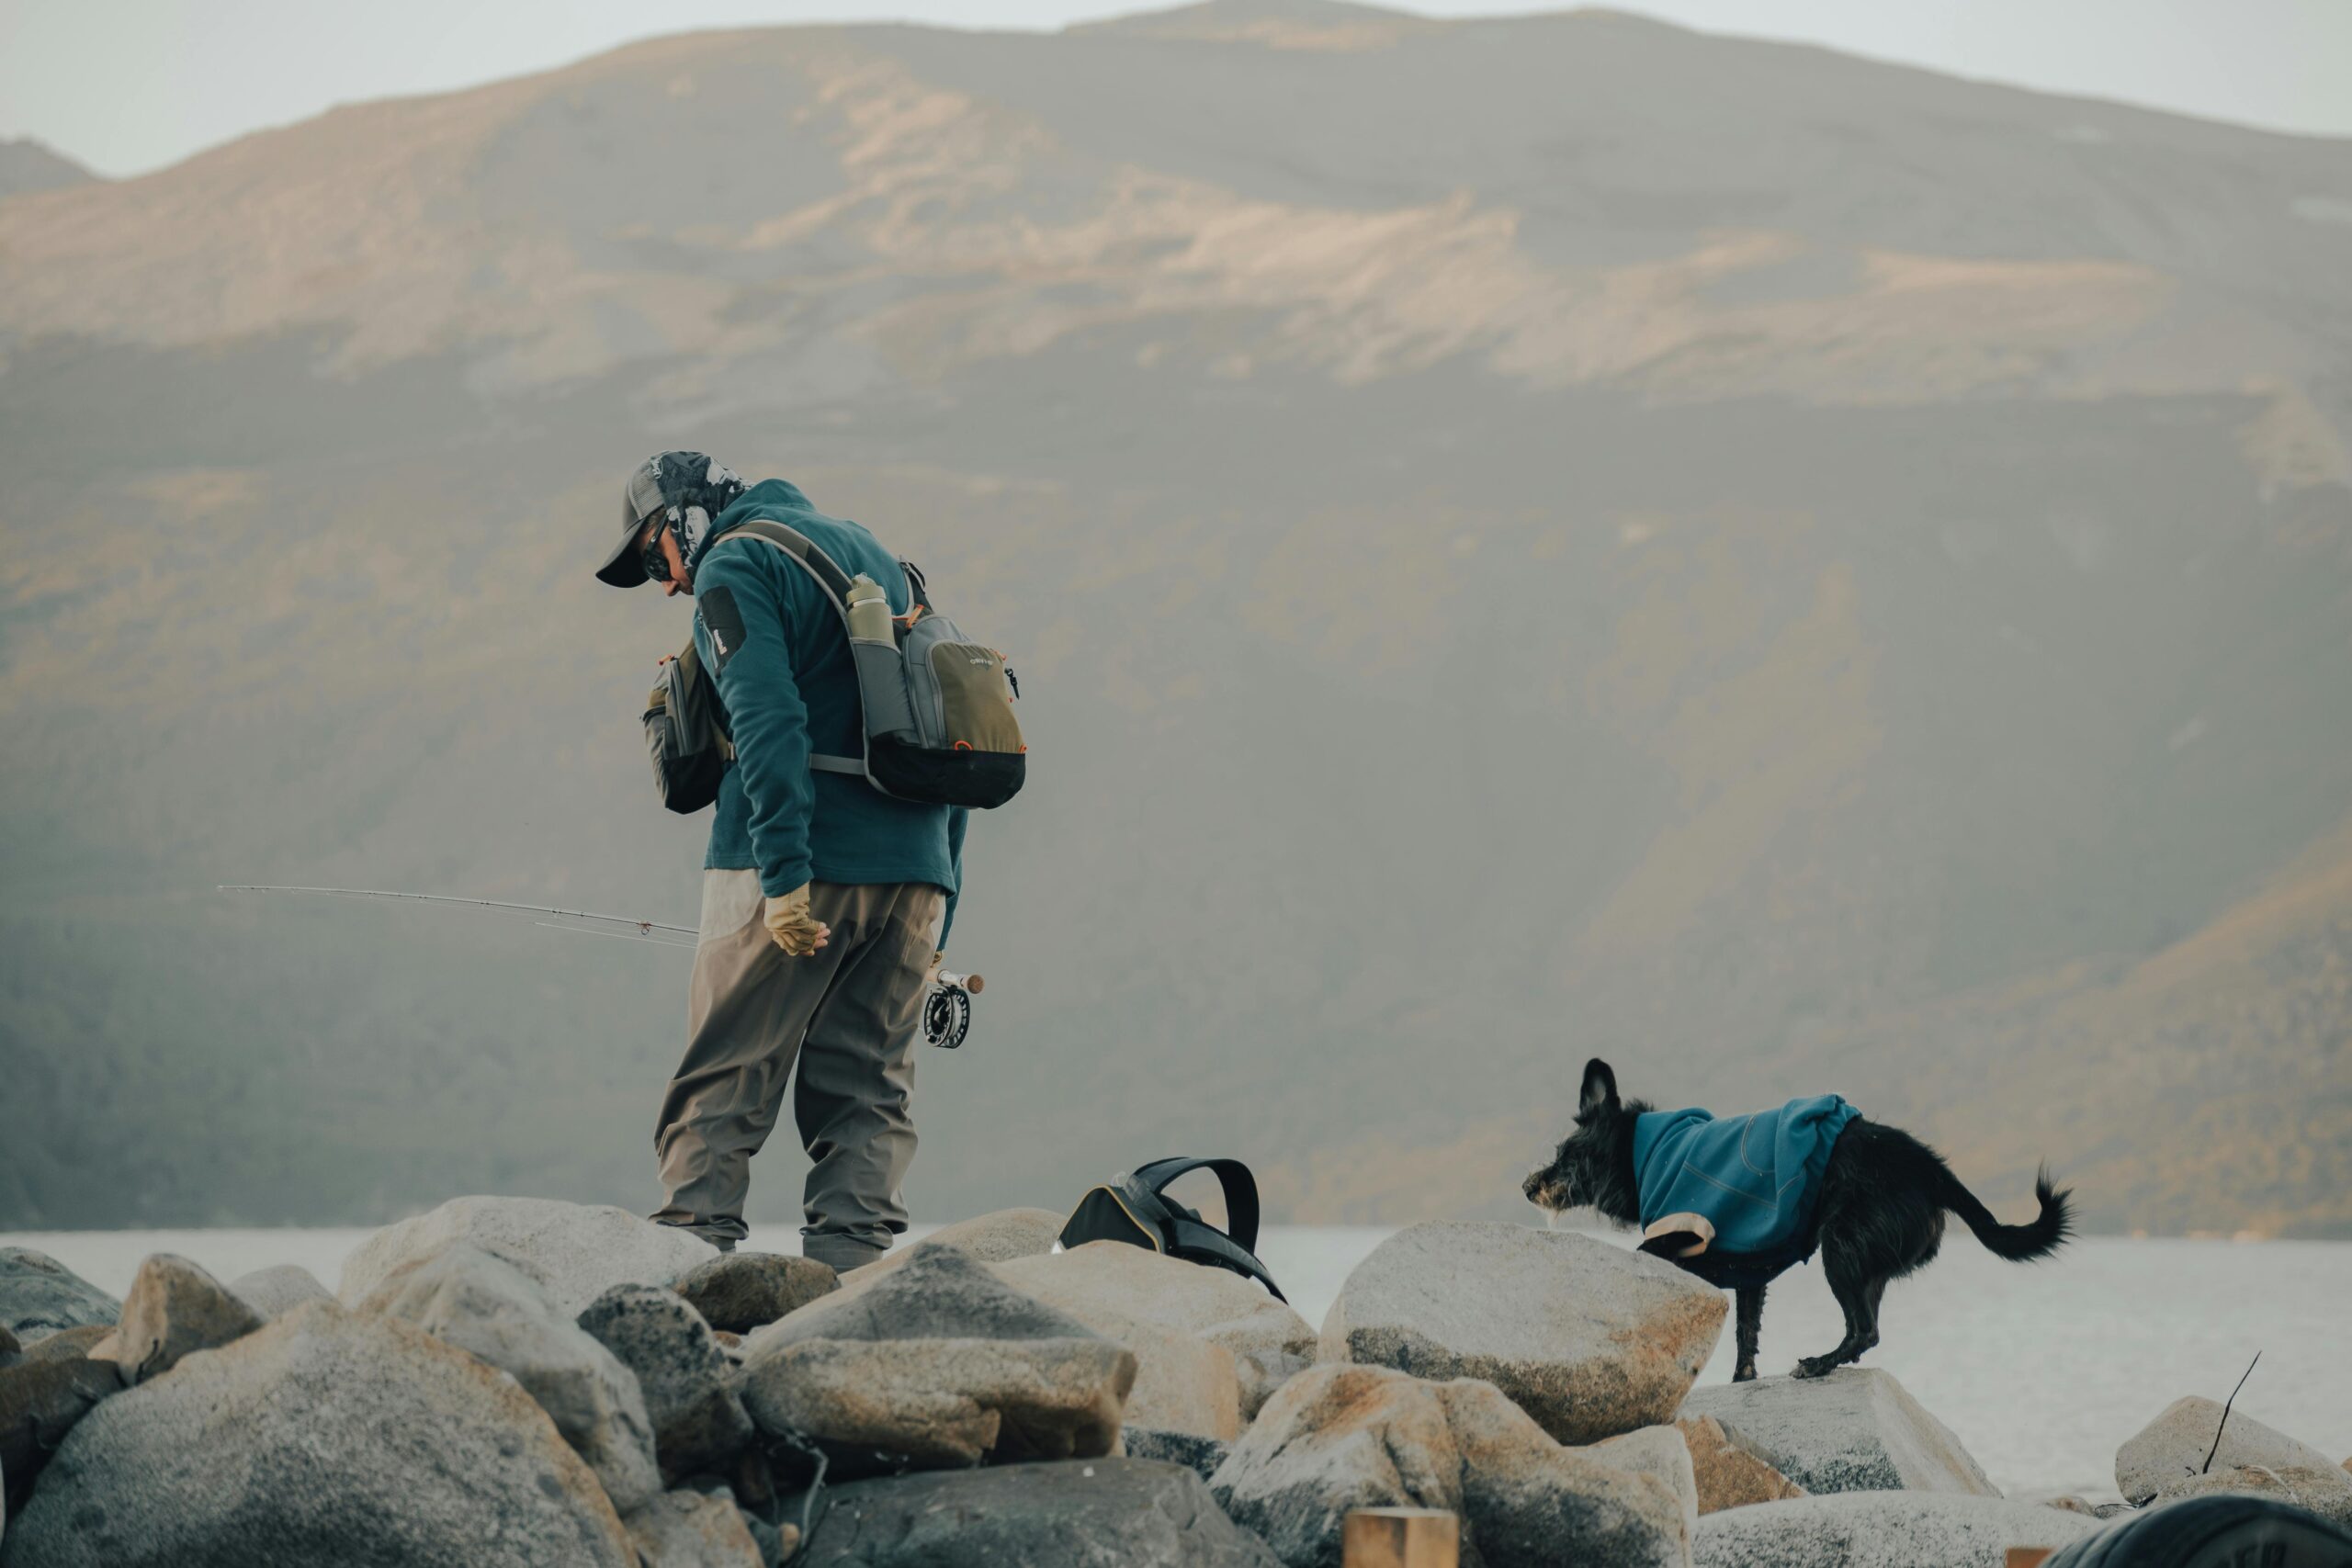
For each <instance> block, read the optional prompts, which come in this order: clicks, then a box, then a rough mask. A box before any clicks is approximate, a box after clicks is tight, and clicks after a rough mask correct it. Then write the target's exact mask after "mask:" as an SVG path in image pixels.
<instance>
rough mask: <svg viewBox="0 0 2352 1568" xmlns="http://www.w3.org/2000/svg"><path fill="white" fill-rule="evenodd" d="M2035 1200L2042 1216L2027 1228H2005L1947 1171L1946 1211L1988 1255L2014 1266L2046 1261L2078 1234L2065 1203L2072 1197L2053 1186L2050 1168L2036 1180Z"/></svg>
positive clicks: (2008, 1226)
mask: <svg viewBox="0 0 2352 1568" xmlns="http://www.w3.org/2000/svg"><path fill="white" fill-rule="evenodd" d="M2033 1196H2034V1199H2035V1201H2037V1202H2039V1203H2040V1204H2041V1213H2038V1214H2036V1215H2034V1217H2033V1219H2032V1220H2031V1221H2030V1223H2028V1224H2022V1225H2005V1224H2001V1222H2000V1221H1998V1220H1996V1219H1995V1218H1994V1217H1993V1212H1992V1211H1991V1210H1990V1209H1987V1208H1986V1207H1985V1205H1984V1204H1982V1203H1980V1202H1978V1201H1976V1194H1975V1193H1973V1192H1971V1191H1970V1190H1968V1189H1967V1188H1965V1187H1962V1185H1961V1184H1960V1178H1958V1177H1957V1176H1954V1175H1953V1174H1952V1173H1951V1170H1950V1169H1949V1168H1946V1170H1945V1171H1944V1192H1943V1203H1944V1207H1945V1208H1947V1209H1950V1210H1951V1212H1952V1213H1955V1214H1958V1215H1959V1216H1960V1217H1961V1219H1962V1221H1963V1222H1964V1223H1965V1224H1967V1226H1968V1228H1969V1229H1970V1230H1972V1231H1973V1232H1975V1233H1976V1239H1977V1240H1978V1241H1981V1242H1983V1243H1984V1244H1985V1251H1987V1252H1989V1253H1991V1254H1992V1255H1993V1256H1994V1257H1996V1258H2007V1259H2008V1260H2009V1261H2010V1262H2012V1263H2029V1262H2031V1261H2032V1260H2033V1259H2034V1258H2047V1257H2049V1256H2050V1255H2051V1254H2052V1253H2053V1252H2055V1251H2057V1250H2058V1249H2059V1248H2060V1247H2064V1246H2065V1245H2066V1240H2067V1238H2068V1237H2069V1236H2071V1235H2074V1234H2075V1217H2074V1214H2073V1213H2072V1212H2071V1211H2070V1210H2069V1209H2068V1207H2067V1203H2066V1200H2067V1199H2068V1198H2069V1197H2070V1196H2072V1193H2071V1192H2061V1191H2059V1190H2057V1189H2056V1188H2054V1187H2052V1186H2051V1184H2050V1168H2049V1167H2048V1166H2046V1165H2045V1166H2043V1167H2042V1168H2041V1170H2040V1171H2039V1172H2038V1173H2036V1175H2035V1176H2034V1179H2033Z"/></svg>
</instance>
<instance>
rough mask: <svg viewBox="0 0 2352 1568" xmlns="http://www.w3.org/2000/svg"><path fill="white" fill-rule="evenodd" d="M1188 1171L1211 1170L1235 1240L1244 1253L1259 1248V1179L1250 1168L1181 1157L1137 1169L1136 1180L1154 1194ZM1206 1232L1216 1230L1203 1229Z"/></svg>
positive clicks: (1234, 1161)
mask: <svg viewBox="0 0 2352 1568" xmlns="http://www.w3.org/2000/svg"><path fill="white" fill-rule="evenodd" d="M1188 1170H1212V1171H1215V1172H1216V1184H1217V1185H1218V1186H1219V1187H1221V1188H1223V1189H1224V1190H1225V1217H1226V1220H1227V1223H1228V1224H1230V1225H1231V1226H1232V1239H1233V1241H1234V1242H1235V1243H1236V1244H1237V1245H1238V1246H1239V1247H1240V1248H1241V1249H1242V1250H1243V1251H1244V1252H1252V1251H1255V1250H1256V1249H1257V1246H1258V1179H1257V1178H1256V1177H1254V1176H1252V1175H1250V1168H1249V1167H1248V1166H1246V1165H1244V1164H1242V1163H1241V1162H1240V1161H1239V1160H1238V1159H1194V1158H1190V1157H1187V1156H1181V1155H1180V1156H1176V1157H1175V1158H1172V1159H1156V1160H1153V1161H1152V1162H1151V1163H1150V1164H1149V1165H1142V1166H1137V1167H1136V1171H1135V1179H1136V1181H1137V1182H1138V1183H1140V1184H1141V1185H1142V1186H1144V1187H1145V1188H1147V1189H1148V1190H1151V1191H1153V1192H1158V1191H1159V1190H1161V1189H1162V1188H1164V1187H1166V1186H1167V1185H1168V1184H1169V1183H1170V1182H1171V1181H1173V1180H1175V1179H1177V1178H1178V1177H1180V1176H1182V1175H1183V1174H1184V1173H1185V1172H1186V1171H1188ZM1203 1228H1204V1229H1214V1227H1212V1226H1204V1227H1203Z"/></svg>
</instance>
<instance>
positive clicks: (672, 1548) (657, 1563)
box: [622, 1492, 766, 1568]
mask: <svg viewBox="0 0 2352 1568" xmlns="http://www.w3.org/2000/svg"><path fill="white" fill-rule="evenodd" d="M622 1523H624V1524H625V1525H627V1526H628V1538H629V1540H630V1542H631V1543H632V1544H633V1545H635V1546H636V1548H637V1551H638V1555H639V1558H640V1559H641V1560H642V1568H766V1562H765V1560H764V1559H763V1557H762V1556H761V1554H760V1546H759V1542H757V1541H756V1540H752V1532H751V1529H749V1527H747V1526H746V1525H745V1524H744V1522H743V1515H742V1513H741V1510H739V1509H738V1508H737V1507H736V1506H735V1505H734V1504H733V1503H732V1502H729V1500H727V1499H726V1498H723V1497H711V1496H706V1495H704V1494H702V1493H700V1492H664V1493H662V1495H660V1496H658V1497H656V1498H654V1499H653V1500H652V1501H651V1502H650V1503H647V1504H645V1505H644V1506H641V1507H639V1508H637V1509H636V1510H634V1511H633V1512H631V1513H630V1514H629V1515H628V1517H627V1518H626V1519H624V1520H623V1521H622Z"/></svg>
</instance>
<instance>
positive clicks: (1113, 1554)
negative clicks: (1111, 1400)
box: [793, 1459, 1276, 1568]
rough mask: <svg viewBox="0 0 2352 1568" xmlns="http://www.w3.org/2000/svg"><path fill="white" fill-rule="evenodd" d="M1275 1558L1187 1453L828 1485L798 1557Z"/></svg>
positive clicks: (1209, 1567) (1140, 1563) (1250, 1565)
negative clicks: (1188, 1461) (1168, 1459)
mask: <svg viewBox="0 0 2352 1568" xmlns="http://www.w3.org/2000/svg"><path fill="white" fill-rule="evenodd" d="M967 1563H971V1564H981V1563H986V1564H992V1565H993V1564H1003V1565H1005V1568H1014V1565H1018V1568H1276V1562H1275V1559H1274V1558H1273V1556H1272V1554H1270V1553H1269V1552H1268V1551H1267V1550H1266V1548H1265V1546H1264V1545H1263V1544H1262V1543H1261V1541H1259V1540H1257V1538H1256V1537H1254V1536H1252V1535H1250V1533H1249V1532H1248V1531H1247V1530H1244V1529H1239V1528H1238V1527H1237V1526H1236V1525H1235V1524H1234V1522H1233V1521H1232V1520H1230V1519H1228V1518H1227V1517H1225V1515H1224V1514H1223V1513H1221V1512H1219V1511H1218V1509H1217V1506H1216V1502H1215V1501H1214V1500H1213V1499H1212V1498H1211V1497H1210V1496H1209V1492H1208V1487H1207V1486H1206V1485H1205V1484H1204V1483H1203V1482H1202V1480H1201V1478H1200V1477H1199V1476H1198V1475H1195V1474H1194V1473H1193V1472H1191V1471H1190V1470H1187V1469H1185V1468H1184V1467H1183V1466H1182V1465H1176V1464H1161V1463H1157V1462H1154V1461H1148V1460H1132V1459H1098V1460H1091V1461H1084V1462H1081V1463H1075V1464H1017V1465H1006V1466H1002V1467H1000V1468H991V1469H988V1470H961V1471H938V1472H931V1473H927V1474H922V1475H910V1476H907V1477H904V1478H902V1479H899V1480H894V1481H866V1482H856V1483H851V1484H849V1485H846V1486H839V1487H827V1488H826V1489H825V1492H824V1494H823V1499H822V1501H821V1503H820V1512H819V1514H818V1517H817V1518H816V1520H815V1521H814V1524H813V1527H812V1528H811V1529H810V1530H809V1541H808V1545H807V1549H806V1550H805V1551H803V1552H802V1554H801V1555H800V1556H799V1557H797V1558H796V1559H794V1560H793V1568H958V1565H961V1564H967Z"/></svg>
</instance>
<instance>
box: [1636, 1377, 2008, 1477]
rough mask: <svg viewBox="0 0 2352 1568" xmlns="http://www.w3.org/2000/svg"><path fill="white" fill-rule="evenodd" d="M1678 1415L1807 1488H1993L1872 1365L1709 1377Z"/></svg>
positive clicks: (1956, 1442)
mask: <svg viewBox="0 0 2352 1568" xmlns="http://www.w3.org/2000/svg"><path fill="white" fill-rule="evenodd" d="M1682 1414H1683V1415H1684V1416H1713V1417H1715V1419H1716V1420H1717V1421H1719V1422H1721V1423H1722V1424H1723V1425H1724V1427H1730V1428H1733V1429H1736V1431H1737V1432H1738V1433H1739V1434H1740V1435H1741V1437H1743V1438H1746V1439H1747V1442H1748V1444H1749V1445H1750V1446H1751V1447H1752V1448H1753V1449H1754V1450H1755V1451H1757V1452H1758V1453H1760V1454H1761V1455H1763V1456H1764V1457H1765V1458H1766V1459H1768V1460H1769V1461H1770V1462H1771V1465H1772V1468H1773V1469H1775V1470H1777V1471H1779V1472H1781V1474H1782V1475H1785V1476H1787V1477H1788V1478H1789V1479H1790V1480H1791V1481H1793V1482H1795V1483H1797V1484H1798V1485H1800V1486H1802V1487H1804V1489H1805V1490H1806V1491H1807V1492H1811V1493H1814V1494H1815V1495H1820V1494H1823V1493H1830V1492H1956V1493H1964V1494H1967V1495H1972V1496H1978V1497H1997V1496H1999V1495H2001V1493H2000V1488H1998V1487H1996V1486H1995V1485H1994V1484H1993V1483H1992V1482H1991V1481H1989V1480H1987V1479H1986V1478H1985V1471H1984V1468H1983V1467H1982V1466H1980V1465H1979V1464H1978V1463H1977V1462H1976V1461H1975V1460H1973V1458H1971V1457H1970V1456H1969V1452H1968V1450H1966V1449H1964V1448H1962V1447H1961V1446H1960V1439H1959V1438H1955V1437H1953V1436H1952V1435H1951V1430H1950V1428H1948V1427H1945V1426H1944V1424H1943V1423H1942V1422H1940V1421H1939V1420H1937V1419H1936V1418H1935V1417H1934V1416H1930V1415H1928V1413H1927V1411H1925V1410H1923V1409H1921V1408H1920V1407H1919V1402H1918V1401H1917V1400H1916V1399H1913V1398H1912V1397H1911V1396H1910V1394H1908V1393H1905V1392H1904V1388H1903V1385H1902V1384H1901V1383H1899V1382H1895V1381H1894V1375H1893V1374H1892V1373H1889V1372H1883V1371H1879V1370H1878V1369H1877V1368H1875V1367H1840V1368H1838V1370H1837V1371H1834V1372H1831V1373H1830V1374H1829V1375H1828V1376H1826V1377H1821V1378H1810V1379H1798V1378H1785V1377H1779V1378H1758V1379H1756V1380H1754V1381H1753V1382H1736V1383H1712V1384H1709V1385H1708V1386H1707V1387H1705V1388H1697V1389H1692V1390H1691V1397H1690V1398H1689V1399H1687V1400H1685V1401H1684V1402H1683V1405H1682Z"/></svg>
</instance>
